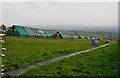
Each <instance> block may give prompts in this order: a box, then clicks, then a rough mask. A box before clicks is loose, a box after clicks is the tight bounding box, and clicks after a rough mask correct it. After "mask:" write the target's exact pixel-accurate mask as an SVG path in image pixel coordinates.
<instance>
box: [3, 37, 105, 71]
mask: <svg viewBox="0 0 120 78" xmlns="http://www.w3.org/2000/svg"><path fill="white" fill-rule="evenodd" d="M5 41H6V42H5V44H4V45H3V47H5V48H6V49H7V51H6V52H5V55H6V56H5V57H4V60H3V64H4V65H5V67H4V68H5V71H8V70H12V69H16V68H21V67H27V66H29V65H31V64H33V63H36V62H40V61H45V60H48V59H52V58H55V57H58V56H62V55H66V54H70V53H73V52H77V51H81V50H86V49H89V48H92V47H93V46H91V40H86V39H85V40H84V39H83V40H80V39H77V40H70V39H39V38H19V37H10V36H6V38H5ZM104 43H105V41H101V42H100V45H102V44H104Z"/></svg>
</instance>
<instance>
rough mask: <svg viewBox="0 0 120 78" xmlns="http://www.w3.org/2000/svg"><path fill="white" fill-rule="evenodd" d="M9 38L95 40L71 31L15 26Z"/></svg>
mask: <svg viewBox="0 0 120 78" xmlns="http://www.w3.org/2000/svg"><path fill="white" fill-rule="evenodd" d="M6 35H8V36H18V37H32V38H61V39H63V38H64V39H93V37H89V36H81V35H79V34H77V33H76V32H70V31H50V30H46V29H38V28H30V27H23V26H18V25H13V26H12V27H10V28H9V30H8V31H7V32H6Z"/></svg>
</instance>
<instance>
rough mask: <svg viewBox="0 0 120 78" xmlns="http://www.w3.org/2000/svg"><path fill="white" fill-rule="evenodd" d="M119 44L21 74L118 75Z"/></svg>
mask: <svg viewBox="0 0 120 78" xmlns="http://www.w3.org/2000/svg"><path fill="white" fill-rule="evenodd" d="M118 57H119V51H118V44H112V45H110V46H107V47H104V48H101V49H97V50H94V51H91V52H88V53H85V54H80V55H77V56H73V57H70V58H66V59H63V60H61V61H57V62H54V63H52V64H49V65H44V66H39V67H36V68H34V69H31V70H30V71H28V72H26V73H25V74H22V75H21V76H118V75H119V72H118V71H119V66H120V62H119V61H120V60H119V58H118Z"/></svg>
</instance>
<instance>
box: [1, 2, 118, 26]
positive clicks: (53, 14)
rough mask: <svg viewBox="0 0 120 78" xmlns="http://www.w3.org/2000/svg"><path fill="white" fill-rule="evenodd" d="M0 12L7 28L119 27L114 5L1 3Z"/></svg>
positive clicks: (90, 3)
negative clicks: (47, 26) (14, 25)
mask: <svg viewBox="0 0 120 78" xmlns="http://www.w3.org/2000/svg"><path fill="white" fill-rule="evenodd" d="M0 5H1V3H0ZM0 8H2V12H0V15H2V17H1V16H0V18H2V21H1V20H0V22H2V23H4V24H6V25H8V26H11V25H13V24H20V25H83V26H84V25H86V26H96V27H97V26H103V27H104V26H109V27H110V26H114V27H117V26H118V3H117V2H2V6H0ZM1 13H2V14H1Z"/></svg>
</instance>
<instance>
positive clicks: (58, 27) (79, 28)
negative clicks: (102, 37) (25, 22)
mask: <svg viewBox="0 0 120 78" xmlns="http://www.w3.org/2000/svg"><path fill="white" fill-rule="evenodd" d="M37 27H41V28H46V29H50V30H74V31H90V32H115V33H118V27H117V26H104V27H103V26H84V25H48V26H37Z"/></svg>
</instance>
